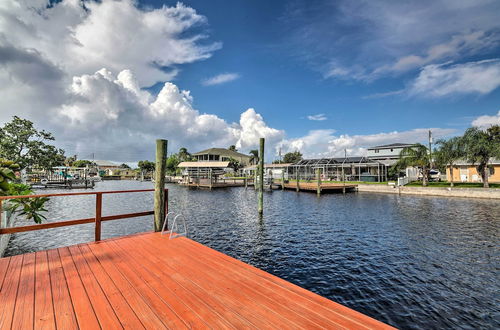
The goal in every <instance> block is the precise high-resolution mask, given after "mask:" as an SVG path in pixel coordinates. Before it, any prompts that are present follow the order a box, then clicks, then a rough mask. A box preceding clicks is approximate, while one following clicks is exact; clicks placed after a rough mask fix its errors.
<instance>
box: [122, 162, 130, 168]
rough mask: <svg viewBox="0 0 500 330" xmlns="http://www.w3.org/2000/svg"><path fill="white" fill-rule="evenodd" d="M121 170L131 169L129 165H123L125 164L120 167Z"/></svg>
mask: <svg viewBox="0 0 500 330" xmlns="http://www.w3.org/2000/svg"><path fill="white" fill-rule="evenodd" d="M120 168H127V169H130V166H128V165H127V164H125V163H123V164H121V165H120Z"/></svg>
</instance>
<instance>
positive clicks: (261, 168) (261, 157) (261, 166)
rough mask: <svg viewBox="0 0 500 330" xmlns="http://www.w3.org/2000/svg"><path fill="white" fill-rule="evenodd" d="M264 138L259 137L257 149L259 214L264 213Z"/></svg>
mask: <svg viewBox="0 0 500 330" xmlns="http://www.w3.org/2000/svg"><path fill="white" fill-rule="evenodd" d="M264 142H265V140H264V138H260V150H259V167H258V171H259V173H258V174H259V205H258V208H259V214H263V213H264Z"/></svg>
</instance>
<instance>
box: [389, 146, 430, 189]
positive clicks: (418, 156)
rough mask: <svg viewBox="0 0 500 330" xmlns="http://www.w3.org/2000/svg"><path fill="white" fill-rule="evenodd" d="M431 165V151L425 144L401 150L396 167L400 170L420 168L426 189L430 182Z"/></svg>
mask: <svg viewBox="0 0 500 330" xmlns="http://www.w3.org/2000/svg"><path fill="white" fill-rule="evenodd" d="M430 163H431V162H430V155H429V150H428V149H427V147H426V146H424V145H423V144H420V143H417V144H414V145H413V146H411V147H406V148H403V150H401V153H400V154H399V160H398V162H397V163H396V166H397V167H398V168H406V167H408V166H415V167H418V168H419V170H420V171H421V173H422V186H424V187H425V186H427V182H428V181H429V170H430Z"/></svg>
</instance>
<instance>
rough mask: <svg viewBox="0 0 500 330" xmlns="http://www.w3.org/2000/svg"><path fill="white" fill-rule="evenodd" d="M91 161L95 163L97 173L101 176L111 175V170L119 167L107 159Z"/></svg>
mask: <svg viewBox="0 0 500 330" xmlns="http://www.w3.org/2000/svg"><path fill="white" fill-rule="evenodd" d="M93 162H94V163H95V164H96V166H97V170H98V172H99V175H101V176H104V175H113V174H112V173H113V170H117V169H119V168H120V165H119V164H116V163H113V162H110V161H108V160H94V161H93Z"/></svg>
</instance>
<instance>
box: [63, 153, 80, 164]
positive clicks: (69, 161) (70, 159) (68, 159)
mask: <svg viewBox="0 0 500 330" xmlns="http://www.w3.org/2000/svg"><path fill="white" fill-rule="evenodd" d="M76 160H77V157H76V155H73V156H70V157H66V159H65V160H64V165H66V166H73V164H74V163H75V162H76Z"/></svg>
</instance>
